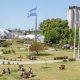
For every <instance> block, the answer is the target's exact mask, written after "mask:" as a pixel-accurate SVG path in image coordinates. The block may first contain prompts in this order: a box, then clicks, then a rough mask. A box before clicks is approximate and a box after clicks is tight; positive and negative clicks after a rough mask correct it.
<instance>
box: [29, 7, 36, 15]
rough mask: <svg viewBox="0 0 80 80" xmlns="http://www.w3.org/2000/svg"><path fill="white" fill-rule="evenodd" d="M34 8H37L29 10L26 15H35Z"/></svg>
mask: <svg viewBox="0 0 80 80" xmlns="http://www.w3.org/2000/svg"><path fill="white" fill-rule="evenodd" d="M36 10H37V8H33V9H31V10H30V11H29V12H28V17H31V16H36V15H37V13H36Z"/></svg>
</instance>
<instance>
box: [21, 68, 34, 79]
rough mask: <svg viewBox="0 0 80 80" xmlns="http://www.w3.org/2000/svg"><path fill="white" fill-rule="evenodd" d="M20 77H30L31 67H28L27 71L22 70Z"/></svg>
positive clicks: (31, 74) (31, 73)
mask: <svg viewBox="0 0 80 80" xmlns="http://www.w3.org/2000/svg"><path fill="white" fill-rule="evenodd" d="M20 76H21V77H22V78H31V77H32V76H33V72H32V68H31V67H29V71H28V72H22V73H21V75H20Z"/></svg>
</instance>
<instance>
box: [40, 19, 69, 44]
mask: <svg viewBox="0 0 80 80" xmlns="http://www.w3.org/2000/svg"><path fill="white" fill-rule="evenodd" d="M40 32H41V33H42V34H43V35H44V36H45V42H47V43H51V44H58V43H59V42H60V41H61V42H62V41H63V40H64V41H65V40H66V41H65V43H68V38H69V28H68V22H67V21H66V20H62V19H60V18H57V19H51V20H50V19H47V20H44V21H43V22H41V23H40Z"/></svg>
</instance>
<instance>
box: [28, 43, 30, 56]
mask: <svg viewBox="0 0 80 80" xmlns="http://www.w3.org/2000/svg"><path fill="white" fill-rule="evenodd" d="M29 55H30V45H29V44H28V56H29Z"/></svg>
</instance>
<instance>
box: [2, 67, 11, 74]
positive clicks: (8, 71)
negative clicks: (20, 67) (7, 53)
mask: <svg viewBox="0 0 80 80" xmlns="http://www.w3.org/2000/svg"><path fill="white" fill-rule="evenodd" d="M6 73H8V74H11V70H10V68H7V71H6V69H3V70H2V74H6Z"/></svg>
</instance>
